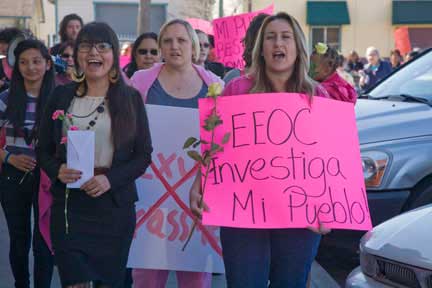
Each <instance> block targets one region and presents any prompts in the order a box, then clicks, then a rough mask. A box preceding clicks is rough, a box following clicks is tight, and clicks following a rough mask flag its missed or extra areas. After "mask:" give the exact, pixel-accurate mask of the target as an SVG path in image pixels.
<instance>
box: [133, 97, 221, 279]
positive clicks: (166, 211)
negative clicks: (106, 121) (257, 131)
mask: <svg viewBox="0 0 432 288" xmlns="http://www.w3.org/2000/svg"><path fill="white" fill-rule="evenodd" d="M146 108H147V114H148V118H149V122H150V131H151V135H152V143H153V149H154V151H153V154H152V159H153V163H152V164H151V166H150V167H149V168H148V169H147V171H146V173H145V174H144V175H143V176H142V177H141V178H140V179H138V180H137V188H138V193H139V201H138V202H137V203H136V211H137V219H136V228H135V235H134V238H133V241H132V245H131V249H130V253H129V261H128V266H129V267H133V268H145V269H163V270H180V271H195V272H215V273H223V272H224V267H223V261H222V249H221V246H220V240H219V228H218V227H213V226H203V225H202V224H201V223H199V224H198V225H197V227H196V229H195V232H194V235H193V236H192V239H191V241H190V243H189V244H188V246H187V248H186V249H185V251H182V247H183V245H184V243H185V241H186V239H187V237H188V235H189V233H190V231H191V229H192V226H193V219H194V216H193V214H192V213H191V211H190V209H189V189H190V187H191V186H192V182H193V179H194V178H195V175H196V172H197V170H198V166H197V165H196V164H195V162H194V161H193V160H191V159H190V158H189V157H188V156H187V155H186V153H185V152H184V151H183V149H182V147H183V143H184V141H185V140H186V139H187V138H188V137H190V136H195V137H197V136H198V135H199V113H198V110H197V109H190V108H177V107H168V106H158V105H147V106H146Z"/></svg>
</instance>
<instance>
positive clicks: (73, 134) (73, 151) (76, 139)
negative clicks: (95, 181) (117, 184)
mask: <svg viewBox="0 0 432 288" xmlns="http://www.w3.org/2000/svg"><path fill="white" fill-rule="evenodd" d="M66 150H67V153H66V154H67V167H68V168H70V169H75V170H79V171H81V172H82V175H81V179H80V180H78V181H76V182H74V183H69V184H67V187H68V188H80V187H81V185H83V184H84V183H85V182H87V181H88V180H90V179H91V178H92V177H93V175H94V174H93V173H94V163H95V160H94V156H95V134H94V131H70V130H69V131H68V132H67V149H66Z"/></svg>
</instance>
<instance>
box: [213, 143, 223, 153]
mask: <svg viewBox="0 0 432 288" xmlns="http://www.w3.org/2000/svg"><path fill="white" fill-rule="evenodd" d="M220 148H222V146H220V145H219V144H217V143H212V145H211V151H212V152H213V151H218V150H219V149H220Z"/></svg>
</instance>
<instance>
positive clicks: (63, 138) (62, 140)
mask: <svg viewBox="0 0 432 288" xmlns="http://www.w3.org/2000/svg"><path fill="white" fill-rule="evenodd" d="M66 143H67V137H66V136H64V137H62V138H61V141H60V144H66Z"/></svg>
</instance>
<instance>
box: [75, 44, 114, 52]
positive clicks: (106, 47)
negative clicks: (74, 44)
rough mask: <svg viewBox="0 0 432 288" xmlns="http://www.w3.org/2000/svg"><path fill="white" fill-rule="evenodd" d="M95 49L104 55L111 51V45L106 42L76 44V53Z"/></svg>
mask: <svg viewBox="0 0 432 288" xmlns="http://www.w3.org/2000/svg"><path fill="white" fill-rule="evenodd" d="M93 47H95V48H96V50H97V51H98V52H99V53H105V52H108V51H111V49H112V45H111V44H110V43H107V42H99V43H89V42H82V43H80V44H78V51H79V52H90V50H91V49H92V48H93Z"/></svg>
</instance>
